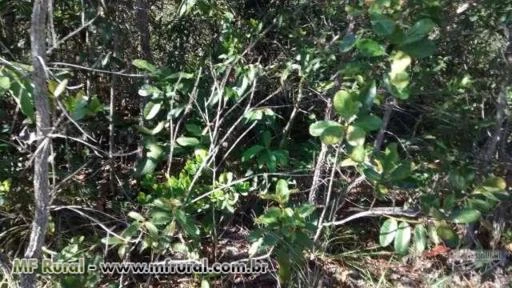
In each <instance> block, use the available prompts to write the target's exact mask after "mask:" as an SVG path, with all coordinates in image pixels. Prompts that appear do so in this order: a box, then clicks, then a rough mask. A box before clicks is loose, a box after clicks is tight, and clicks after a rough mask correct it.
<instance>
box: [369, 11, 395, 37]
mask: <svg viewBox="0 0 512 288" xmlns="http://www.w3.org/2000/svg"><path fill="white" fill-rule="evenodd" d="M371 19H372V20H371V22H372V26H373V31H375V33H376V34H377V35H380V36H389V35H391V34H393V32H394V31H395V27H396V25H395V21H393V20H392V19H390V18H389V17H387V16H384V15H382V14H373V15H372V16H371Z"/></svg>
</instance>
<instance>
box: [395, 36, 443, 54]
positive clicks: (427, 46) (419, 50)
mask: <svg viewBox="0 0 512 288" xmlns="http://www.w3.org/2000/svg"><path fill="white" fill-rule="evenodd" d="M400 49H401V50H402V51H404V52H405V53H407V54H408V55H410V56H413V57H416V58H420V59H421V58H425V57H429V56H432V55H433V54H434V53H435V52H436V44H435V43H434V42H433V41H432V40H430V39H423V40H420V41H417V42H414V43H410V44H406V45H401V46H400Z"/></svg>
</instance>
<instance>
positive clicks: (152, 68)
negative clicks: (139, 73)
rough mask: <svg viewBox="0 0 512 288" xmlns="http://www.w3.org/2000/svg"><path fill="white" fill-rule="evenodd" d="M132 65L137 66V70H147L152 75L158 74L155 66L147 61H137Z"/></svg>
mask: <svg viewBox="0 0 512 288" xmlns="http://www.w3.org/2000/svg"><path fill="white" fill-rule="evenodd" d="M132 64H133V66H135V67H137V68H139V69H141V70H146V71H148V72H151V73H155V72H156V67H155V65H153V64H151V63H149V62H148V61H146V60H143V59H136V60H133V62H132Z"/></svg>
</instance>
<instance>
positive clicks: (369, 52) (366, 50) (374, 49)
mask: <svg viewBox="0 0 512 288" xmlns="http://www.w3.org/2000/svg"><path fill="white" fill-rule="evenodd" d="M356 47H357V49H359V51H361V53H362V54H363V55H364V56H367V57H377V56H382V55H386V50H385V49H384V47H383V46H382V45H380V44H379V43H377V42H375V41H374V40H371V39H363V40H359V41H357V44H356Z"/></svg>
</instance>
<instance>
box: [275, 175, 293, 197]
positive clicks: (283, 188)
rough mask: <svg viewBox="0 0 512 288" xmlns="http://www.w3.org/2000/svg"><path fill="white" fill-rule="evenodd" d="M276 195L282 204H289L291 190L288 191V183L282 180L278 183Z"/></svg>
mask: <svg viewBox="0 0 512 288" xmlns="http://www.w3.org/2000/svg"><path fill="white" fill-rule="evenodd" d="M276 195H277V197H278V198H279V200H280V201H279V202H280V203H286V202H288V198H289V197H290V190H289V189H288V182H287V181H286V180H284V179H280V180H279V181H277V185H276Z"/></svg>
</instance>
